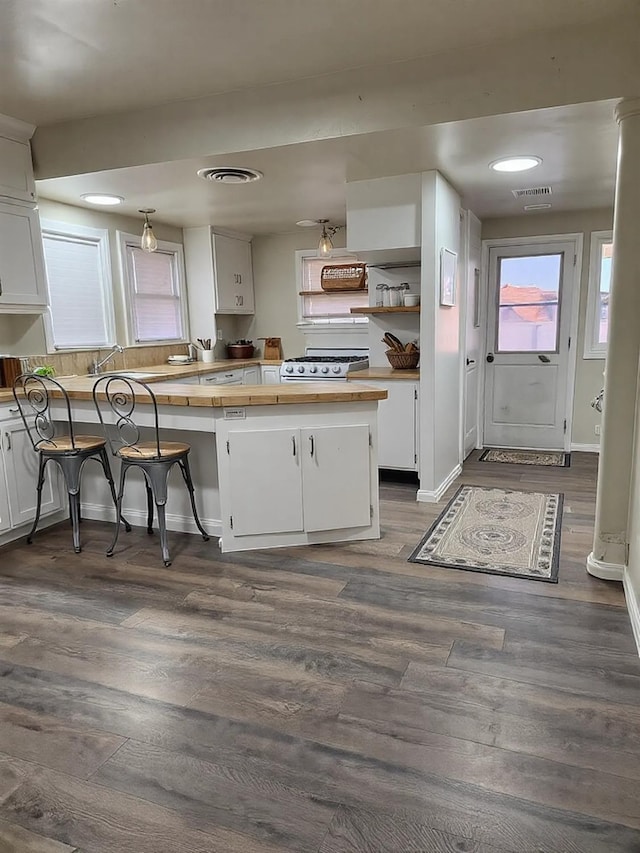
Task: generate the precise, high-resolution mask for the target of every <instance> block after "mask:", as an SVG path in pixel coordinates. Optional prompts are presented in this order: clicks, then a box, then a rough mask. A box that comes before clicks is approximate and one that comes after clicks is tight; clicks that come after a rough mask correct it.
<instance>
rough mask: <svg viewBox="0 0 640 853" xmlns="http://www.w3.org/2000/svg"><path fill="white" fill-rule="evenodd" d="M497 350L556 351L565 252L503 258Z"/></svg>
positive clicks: (500, 272) (501, 263)
mask: <svg viewBox="0 0 640 853" xmlns="http://www.w3.org/2000/svg"><path fill="white" fill-rule="evenodd" d="M498 275H499V285H500V286H499V302H498V323H497V327H498V334H497V337H498V341H497V347H496V350H497V352H557V351H558V324H559V320H560V285H561V276H562V254H557V255H532V256H530V257H516V258H500V263H499V271H498Z"/></svg>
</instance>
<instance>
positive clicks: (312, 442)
mask: <svg viewBox="0 0 640 853" xmlns="http://www.w3.org/2000/svg"><path fill="white" fill-rule="evenodd" d="M309 442H310V444H311V448H310V453H311V458H312V459H313V454H314V452H315V449H316V445H315V441H314V440H313V436H312V435H310V436H309Z"/></svg>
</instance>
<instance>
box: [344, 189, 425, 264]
mask: <svg viewBox="0 0 640 853" xmlns="http://www.w3.org/2000/svg"><path fill="white" fill-rule="evenodd" d="M346 200H347V248H348V250H349V251H350V252H353V253H354V254H356V255H357V256H358V257H359V258H361V259H362V260H364V261H367V262H369V263H372V264H375V263H376V262H380V263H394V262H403V261H411V262H413V261H419V260H420V245H421V242H422V235H421V229H422V176H421V175H420V174H417V173H416V174H411V175H396V176H393V177H390V178H376V179H375V180H371V181H352V182H351V183H348V184H347V185H346Z"/></svg>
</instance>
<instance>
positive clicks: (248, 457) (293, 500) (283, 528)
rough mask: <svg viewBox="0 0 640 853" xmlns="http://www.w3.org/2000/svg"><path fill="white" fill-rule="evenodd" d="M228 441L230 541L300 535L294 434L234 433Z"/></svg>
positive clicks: (288, 431)
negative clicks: (259, 536)
mask: <svg viewBox="0 0 640 853" xmlns="http://www.w3.org/2000/svg"><path fill="white" fill-rule="evenodd" d="M228 441H229V453H228V455H229V484H230V498H231V500H230V504H231V518H232V525H233V527H232V529H233V534H234V536H251V535H255V534H260V533H288V532H291V531H299V530H302V478H301V475H300V453H301V448H300V446H299V445H300V437H299V431H298V430H297V429H272V430H250V431H247V432H242V431H239V430H238V431H232V432H230V433H229V439H228ZM274 471H276V472H277V476H274Z"/></svg>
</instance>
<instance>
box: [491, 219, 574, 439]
mask: <svg viewBox="0 0 640 853" xmlns="http://www.w3.org/2000/svg"><path fill="white" fill-rule="evenodd" d="M540 243H573V244H574V255H575V263H574V269H575V284H574V288H573V293H572V295H571V323H570V326H569V329H570V331H569V335H570V338H571V346H570V348H569V362H568V375H567V408H566V410H565V411H566V418H567V431H566V433H565V435H564V450H565V451H566V452H569V451H570V450H571V434H572V430H573V403H574V393H575V385H576V366H577V352H578V321H579V317H580V287H581V284H582V260H583V258H582V253H583V247H584V234H583V233H582V232H576V233H570V234H536V235H535V236H531V237H503V238H498V237H491V238H490V239H487V240H483V241H482V286H483V288H484V299H483V306H482V351H483V353H484V355H483V358H482V364H481V365H480V377H479V382H480V388H481V389H482V393H481V394H480V395H479V398H480V399H479V402H478V448H479V449H480V448H482V447H484V411H483V404H482V403H481V402H480V400H484V391H485V380H486V366H485V365H486V353H487V324H488V317H489V299H490V289H489V285H490V282H489V251H490V249H495V248H497V247H499V246H536V245H538V244H540Z"/></svg>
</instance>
